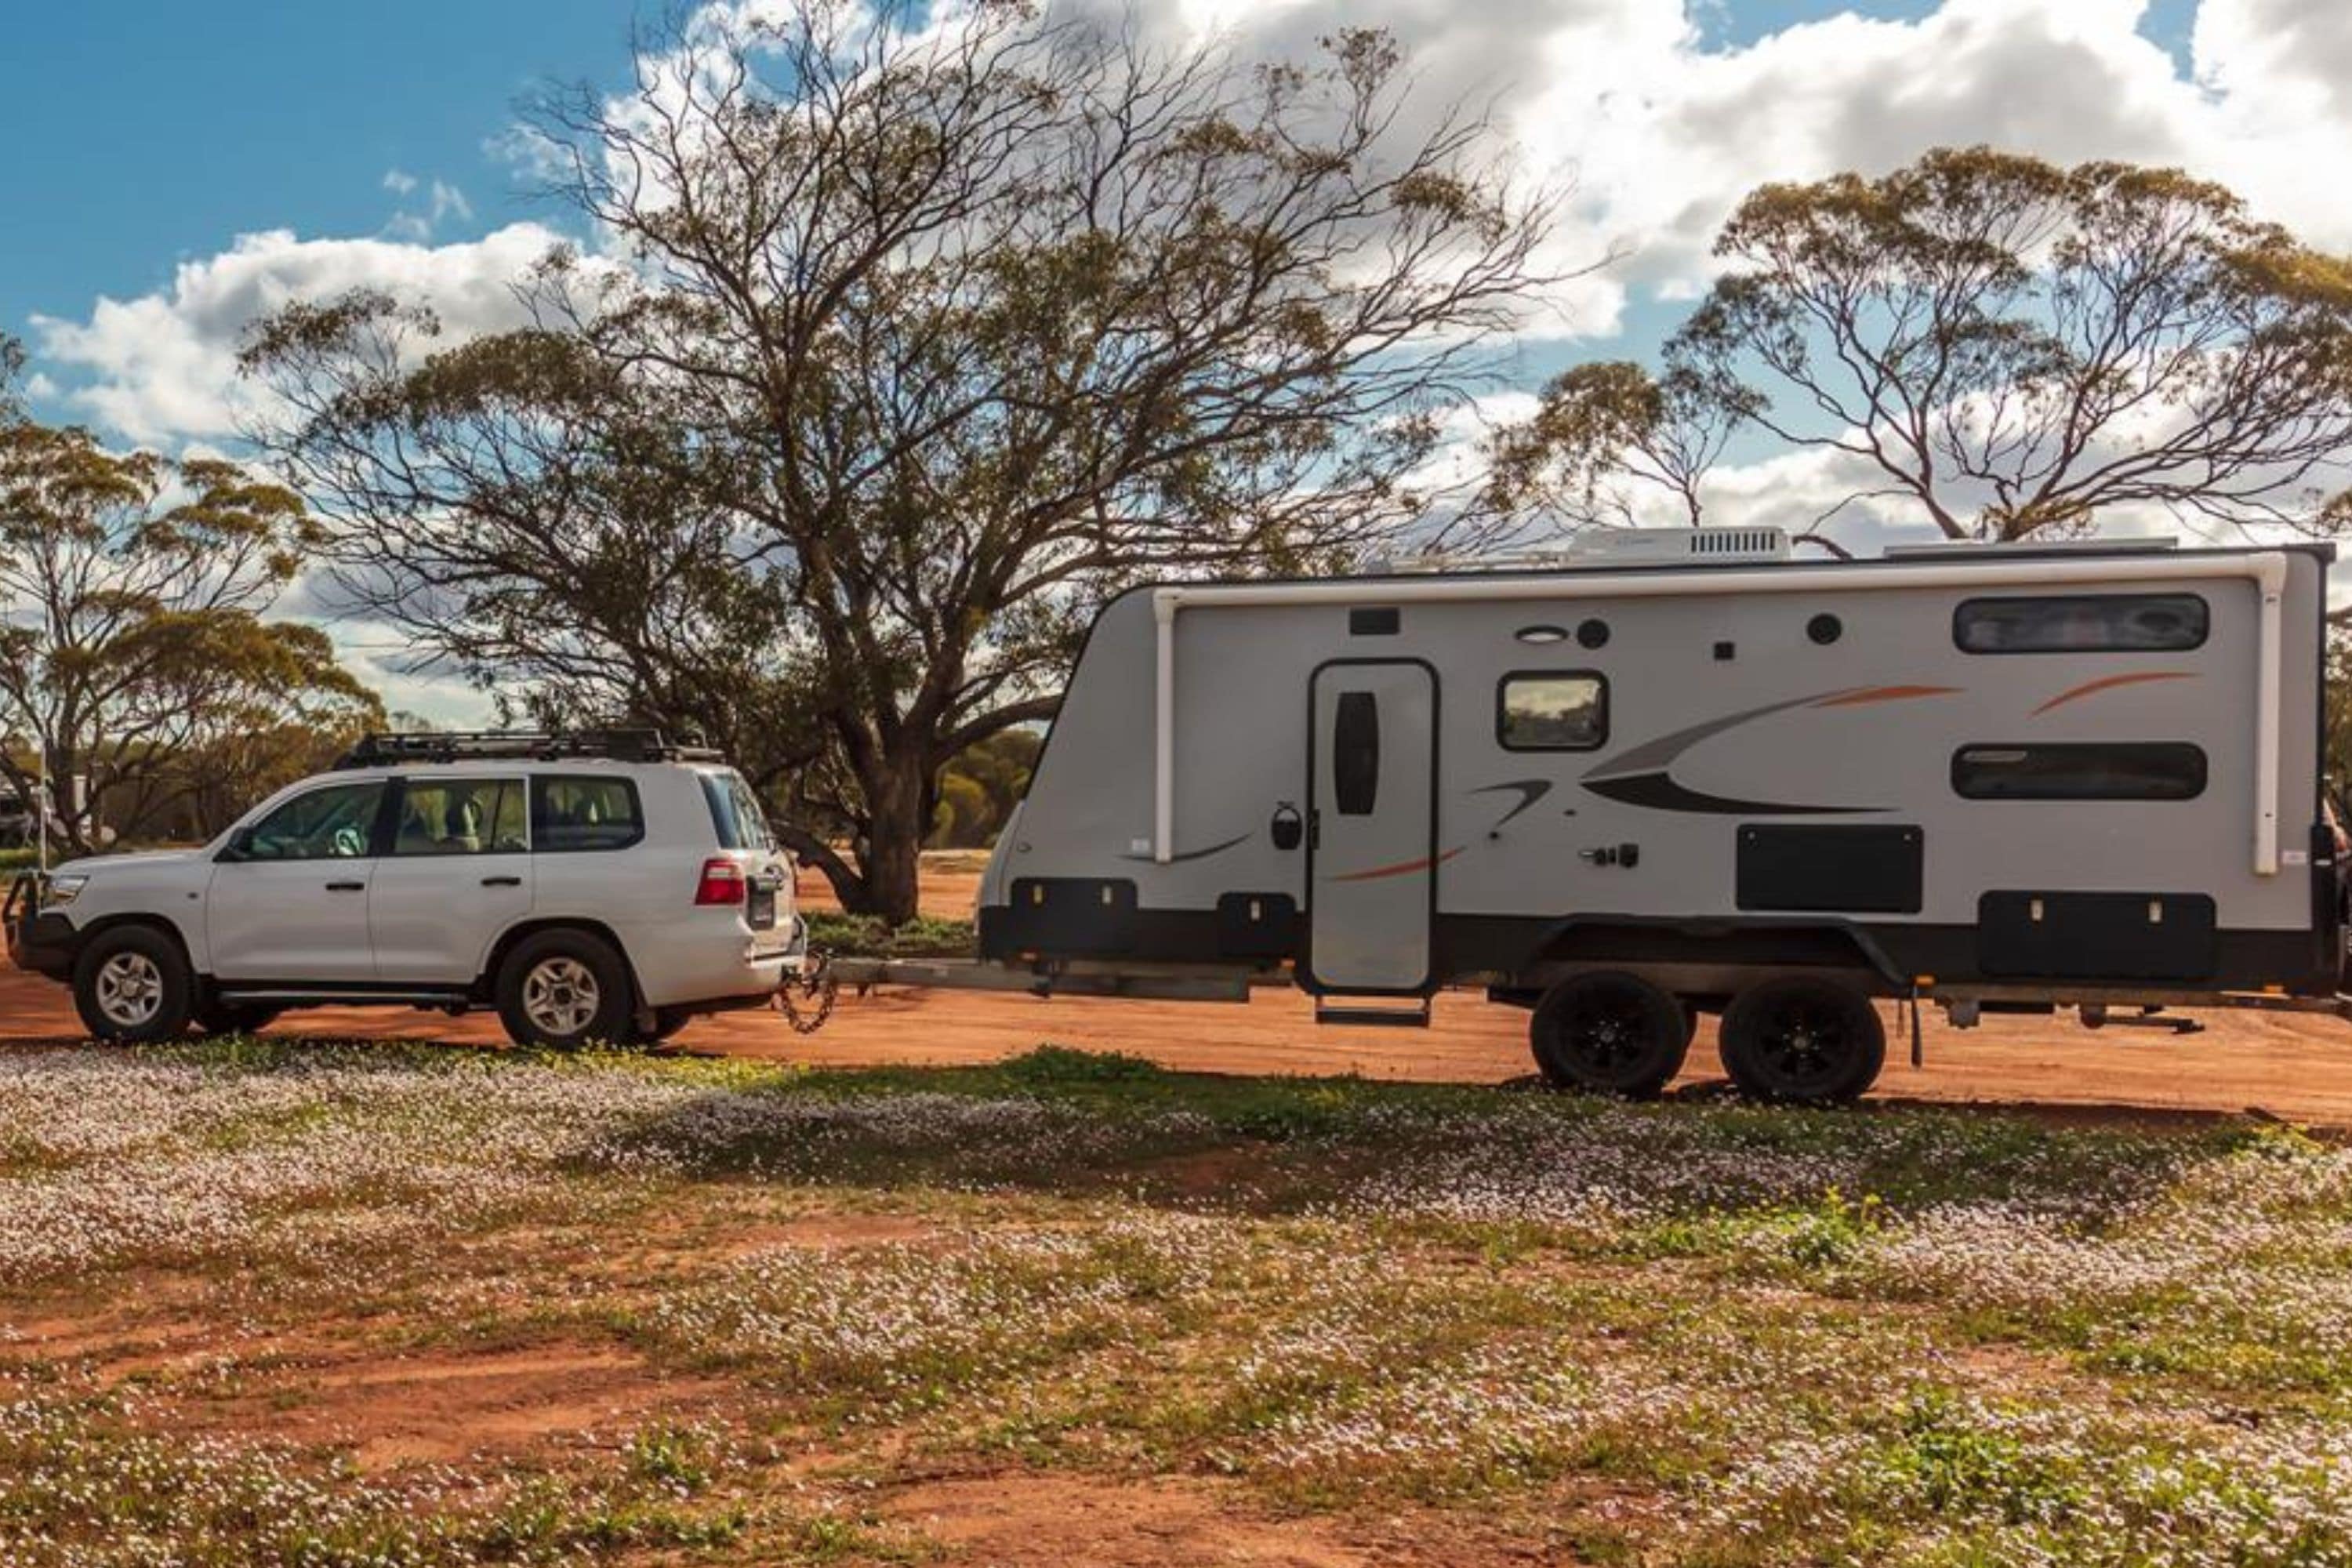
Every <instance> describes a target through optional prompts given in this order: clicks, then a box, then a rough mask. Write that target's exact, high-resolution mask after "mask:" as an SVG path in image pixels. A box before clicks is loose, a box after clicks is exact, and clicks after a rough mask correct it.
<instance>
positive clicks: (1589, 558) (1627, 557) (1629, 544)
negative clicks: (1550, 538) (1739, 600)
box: [1568, 528, 1789, 566]
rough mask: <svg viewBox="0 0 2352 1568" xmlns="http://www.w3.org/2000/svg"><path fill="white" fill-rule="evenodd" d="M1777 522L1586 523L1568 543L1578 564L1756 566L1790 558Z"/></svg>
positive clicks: (1572, 560)
mask: <svg viewBox="0 0 2352 1568" xmlns="http://www.w3.org/2000/svg"><path fill="white" fill-rule="evenodd" d="M1788 558H1789V536H1788V535H1787V534H1786V533H1784V532H1782V531H1780V530H1779V529H1777V528H1588V529H1586V530H1585V531H1583V532H1581V533H1580V534H1578V535H1577V536H1576V538H1575V540H1574V541H1573V542H1570V545H1569V549H1568V559H1569V560H1570V562H1571V563H1574V564H1576V565H1579V566H1714V565H1724V566H1752V565H1755V564H1757V563H1760V562H1771V561H1786V560H1787V559H1788Z"/></svg>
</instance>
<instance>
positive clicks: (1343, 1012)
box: [1315, 997, 1429, 1029]
mask: <svg viewBox="0 0 2352 1568" xmlns="http://www.w3.org/2000/svg"><path fill="white" fill-rule="evenodd" d="M1315 1021H1316V1022H1317V1023H1318V1024H1339V1025H1350V1026H1379V1027H1384V1028H1391V1029H1426V1028H1427V1027H1429V999H1428V998H1427V997H1423V998H1421V999H1419V1000H1417V1001H1415V1002H1412V1004H1410V1005H1406V1006H1402V1007H1370V1006H1363V1005H1358V1004H1354V1003H1342V1004H1339V1005H1336V1006H1335V1005H1329V1004H1327V1003H1324V1002H1320V1001H1318V1002H1317V1003H1316V1004H1315Z"/></svg>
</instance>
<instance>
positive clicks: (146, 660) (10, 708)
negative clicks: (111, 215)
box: [0, 339, 382, 850]
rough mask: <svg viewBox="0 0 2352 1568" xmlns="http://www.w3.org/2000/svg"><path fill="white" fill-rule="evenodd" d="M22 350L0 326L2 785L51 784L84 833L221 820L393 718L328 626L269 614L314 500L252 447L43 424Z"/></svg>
mask: <svg viewBox="0 0 2352 1568" xmlns="http://www.w3.org/2000/svg"><path fill="white" fill-rule="evenodd" d="M22 363H23V359H22V354H21V353H20V351H19V350H18V349H17V346H16V344H15V343H14V342H9V341H8V340H6V339H0V795H5V796H8V797H12V798H13V800H15V801H17V802H24V803H31V802H36V801H42V800H46V802H47V817H48V819H49V821H50V822H51V824H52V826H53V831H54V832H55V833H56V834H57V835H58V837H59V839H60V841H61V843H62V844H63V846H64V847H68V848H69V849H77V850H80V849H89V848H91V847H95V846H96V845H98V844H99V843H100V841H101V839H102V838H111V837H122V838H130V839H142V838H154V837H197V836H201V835H205V834H208V833H210V832H211V831H214V830H215V829H217V828H219V827H221V826H226V823H227V822H228V821H229V820H230V819H232V818H233V817H235V816H236V815H237V814H238V813H239V812H241V811H243V810H244V808H245V807H246V806H247V805H251V804H252V802H253V801H254V800H256V799H257V798H258V797H259V796H260V795H264V794H267V793H268V791H269V790H271V789H274V788H276V787H278V785H279V784H285V783H289V782H290V781H291V780H293V779H295V778H299V777H300V776H301V775H302V774H303V773H307V772H310V771H312V770H313V769H315V768H316V767H318V766H319V765H320V763H321V762H322V761H324V760H325V759H326V758H327V757H329V756H331V755H332V754H333V752H335V751H337V750H339V749H340V748H341V746H343V745H346V744H348V743H349V741H350V738H351V736H352V734H353V733H354V732H356V731H358V730H360V729H361V728H362V727H364V726H366V725H368V724H371V723H373V722H376V721H380V720H381V718H382V710H381V707H380V705H379V704H378V702H377V700H376V699H375V697H374V695H373V693H372V692H370V691H368V690H367V689H365V688H364V687H363V686H362V685H361V684H360V683H359V682H358V681H357V680H356V679H353V678H352V676H351V674H350V673H349V672H348V671H346V670H345V669H343V668H342V667H341V665H340V664H339V663H338V662H337V661H336V658H335V654H334V649H333V647H332V645H331V643H330V641H329V640H328V637H327V636H326V634H325V633H323V632H321V631H320V630H319V629H318V628H317V627H315V626H305V625H301V624H298V623H294V622H290V621H283V620H269V619H267V618H265V615H266V612H267V611H268V609H269V608H270V606H271V605H272V604H273V603H274V601H275V600H276V599H277V597H278V594H279V593H280V592H281V591H282V590H283V589H284V588H285V587H286V586H287V585H288V584H289V583H290V582H291V581H292V580H293V578H294V576H295V575H296V574H297V573H298V572H299V570H300V568H301V564H302V562H303V560H304V556H305V552H307V551H308V550H309V549H310V548H311V547H312V546H313V545H314V544H315V543H316V542H317V536H316V533H315V531H314V529H313V525H312V523H311V521H310V515H309V513H308V511H307V510H306V509H305V507H304V506H303V504H302V501H301V500H300V498H299V497H298V496H297V495H296V494H295V493H294V492H293V491H291V490H289V489H286V488H284V487H283V486H280V485H277V484H274V483H268V482H263V481H260V480H258V479H256V478H255V477H254V476H253V475H252V474H251V473H249V472H247V470H246V469H245V468H241V467H239V466H237V465H236V464H232V463H228V462H222V461H216V460H212V459H203V458H191V459H187V460H184V461H180V462H173V461H170V460H168V459H165V458H160V457H157V456H156V455H154V454H152V453H147V452H131V453H121V452H115V451H112V450H110V449H109V448H107V447H105V446H104V445H103V444H102V443H100V441H99V440H98V439H97V437H94V436H93V435H91V434H90V433H89V431H87V430H83V429H79V428H76V427H71V426H51V425H47V424H43V423H42V422H40V421H38V420H37V419H35V418H33V417H32V416H31V415H30V414H29V413H28V412H27V411H26V408H25V406H24V404H23V403H22V401H21V399H19V398H17V397H16V395H14V393H13V386H14V380H15V374H16V371H17V370H18V368H19V367H20V366H21V365H22ZM44 777H46V779H47V784H46V794H44V789H45V786H44V784H43V780H44Z"/></svg>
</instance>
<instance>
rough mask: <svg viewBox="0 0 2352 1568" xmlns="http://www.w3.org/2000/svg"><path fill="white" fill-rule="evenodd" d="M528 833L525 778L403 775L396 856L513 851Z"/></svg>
mask: <svg viewBox="0 0 2352 1568" xmlns="http://www.w3.org/2000/svg"><path fill="white" fill-rule="evenodd" d="M529 847H530V840H529V839H527V838H526V837H524V834H523V794H522V781H521V780H520V779H420V778H412V779H404V780H403V781H402V782H401V792H400V819H399V821H398V822H397V823H396V824H395V825H394V827H393V833H392V852H393V853H394V855H511V854H515V853H517V852H519V851H521V850H524V849H527V848H529Z"/></svg>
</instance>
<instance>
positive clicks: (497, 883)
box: [482, 877, 522, 888]
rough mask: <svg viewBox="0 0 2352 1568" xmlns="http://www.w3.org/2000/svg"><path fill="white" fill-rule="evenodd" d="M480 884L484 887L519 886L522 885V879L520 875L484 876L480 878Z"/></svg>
mask: <svg viewBox="0 0 2352 1568" xmlns="http://www.w3.org/2000/svg"><path fill="white" fill-rule="evenodd" d="M482 886H484V887H485V888H520V887H521V886H522V879H521V878H520V877H485V878H483V879H482Z"/></svg>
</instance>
